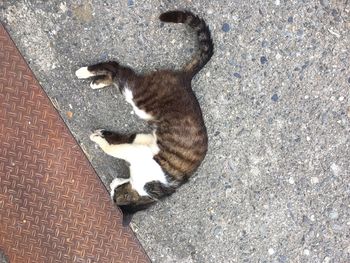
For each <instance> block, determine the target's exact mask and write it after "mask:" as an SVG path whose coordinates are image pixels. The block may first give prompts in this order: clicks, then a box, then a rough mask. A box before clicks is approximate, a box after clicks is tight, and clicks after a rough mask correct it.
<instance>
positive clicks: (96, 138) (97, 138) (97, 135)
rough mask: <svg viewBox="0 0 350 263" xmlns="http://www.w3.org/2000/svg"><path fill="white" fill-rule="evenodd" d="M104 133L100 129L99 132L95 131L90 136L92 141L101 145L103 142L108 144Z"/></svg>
mask: <svg viewBox="0 0 350 263" xmlns="http://www.w3.org/2000/svg"><path fill="white" fill-rule="evenodd" d="M102 132H103V129H99V130H96V131H94V132H93V133H92V134H91V135H90V140H91V141H93V142H95V143H97V144H99V145H100V144H101V143H103V142H106V139H105V138H103V135H102Z"/></svg>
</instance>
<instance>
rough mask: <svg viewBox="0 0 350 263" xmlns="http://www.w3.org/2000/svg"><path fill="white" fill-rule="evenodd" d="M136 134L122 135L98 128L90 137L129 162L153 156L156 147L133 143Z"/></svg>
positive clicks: (109, 151) (103, 147) (104, 148)
mask: <svg viewBox="0 0 350 263" xmlns="http://www.w3.org/2000/svg"><path fill="white" fill-rule="evenodd" d="M136 137H137V135H136V134H132V135H121V134H118V133H112V132H109V131H105V130H97V131H95V132H94V133H92V134H91V135H90V139H91V140H92V141H93V142H95V143H97V144H98V145H99V146H100V148H101V149H102V150H103V151H104V152H105V153H107V154H108V155H111V156H113V157H115V158H119V159H123V160H125V161H127V162H129V163H131V162H133V161H135V160H138V159H144V158H153V155H154V154H155V152H154V149H152V147H150V146H149V145H144V144H136V143H133V141H134V139H135V138H136Z"/></svg>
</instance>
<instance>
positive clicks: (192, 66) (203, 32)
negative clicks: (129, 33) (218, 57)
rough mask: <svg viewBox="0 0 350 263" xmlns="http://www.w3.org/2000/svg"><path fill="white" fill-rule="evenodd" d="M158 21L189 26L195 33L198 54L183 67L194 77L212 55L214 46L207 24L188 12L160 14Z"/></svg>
mask: <svg viewBox="0 0 350 263" xmlns="http://www.w3.org/2000/svg"><path fill="white" fill-rule="evenodd" d="M159 19H160V20H161V21H162V22H168V23H183V24H186V25H189V26H190V27H191V28H193V29H194V30H195V31H196V32H197V36H198V43H199V52H198V53H197V54H196V55H195V56H194V57H193V59H192V61H191V62H190V63H188V64H187V65H186V66H185V71H186V72H188V73H189V74H190V75H191V76H194V75H195V74H197V73H198V72H199V71H200V70H201V69H202V68H203V67H204V66H205V64H207V63H208V61H209V60H210V58H211V57H212V56H213V53H214V44H213V40H212V39H211V35H210V31H209V28H208V26H207V24H206V23H205V22H204V20H203V19H201V18H199V17H198V16H196V15H194V14H193V13H191V12H189V11H168V12H165V13H163V14H161V15H160V17H159Z"/></svg>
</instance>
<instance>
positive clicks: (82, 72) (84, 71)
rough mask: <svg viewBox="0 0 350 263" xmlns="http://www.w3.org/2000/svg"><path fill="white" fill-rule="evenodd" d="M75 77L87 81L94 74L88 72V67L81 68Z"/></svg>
mask: <svg viewBox="0 0 350 263" xmlns="http://www.w3.org/2000/svg"><path fill="white" fill-rule="evenodd" d="M75 75H76V76H77V78H78V79H87V78H90V77H93V76H95V74H93V73H92V72H91V71H89V70H88V67H82V68H80V69H78V70H77V71H76V72H75Z"/></svg>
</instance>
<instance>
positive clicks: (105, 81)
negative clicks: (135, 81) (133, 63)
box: [90, 75, 113, 89]
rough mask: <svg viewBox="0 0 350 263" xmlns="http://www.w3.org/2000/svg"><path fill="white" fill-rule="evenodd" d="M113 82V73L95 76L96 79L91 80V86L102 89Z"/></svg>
mask: <svg viewBox="0 0 350 263" xmlns="http://www.w3.org/2000/svg"><path fill="white" fill-rule="evenodd" d="M112 84H113V79H112V76H111V75H101V76H96V77H94V80H93V81H91V83H90V87H91V88H92V89H101V88H104V87H107V86H111V85H112Z"/></svg>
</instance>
